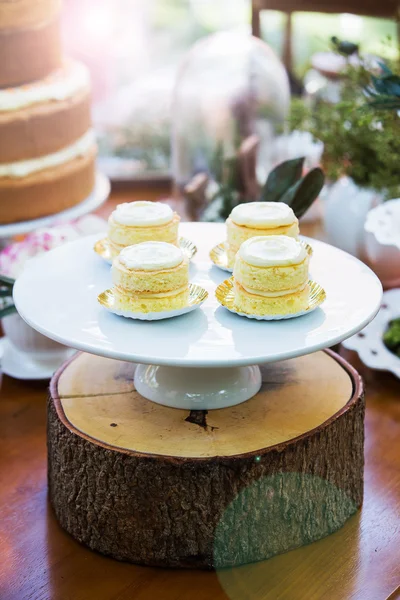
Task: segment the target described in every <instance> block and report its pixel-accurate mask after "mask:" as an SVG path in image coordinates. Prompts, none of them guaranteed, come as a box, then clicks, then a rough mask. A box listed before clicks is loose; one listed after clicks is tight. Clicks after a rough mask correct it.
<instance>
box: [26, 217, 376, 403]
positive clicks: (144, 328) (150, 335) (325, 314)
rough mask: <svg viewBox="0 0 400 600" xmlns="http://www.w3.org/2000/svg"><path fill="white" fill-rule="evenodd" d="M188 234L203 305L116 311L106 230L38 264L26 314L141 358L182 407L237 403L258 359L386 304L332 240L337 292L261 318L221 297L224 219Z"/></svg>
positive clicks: (324, 341)
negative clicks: (216, 258)
mask: <svg viewBox="0 0 400 600" xmlns="http://www.w3.org/2000/svg"><path fill="white" fill-rule="evenodd" d="M180 233H181V235H184V236H185V237H187V238H189V239H191V240H192V241H193V242H194V243H195V244H196V245H197V247H198V252H197V254H196V256H195V257H194V260H193V262H192V263H191V266H190V269H191V280H192V281H193V283H197V284H199V285H201V286H202V287H204V288H206V289H207V291H208V292H209V297H208V299H207V300H206V302H205V303H204V304H203V306H202V307H201V309H199V310H196V311H194V312H192V313H190V314H187V315H183V316H180V317H177V318H175V319H168V320H165V321H154V322H139V321H133V320H128V319H124V318H122V317H118V316H116V315H113V314H110V313H109V312H107V311H106V310H104V309H102V307H101V306H100V305H99V304H98V302H97V295H98V294H99V293H100V292H102V291H103V290H105V289H108V288H109V287H110V284H111V274H110V267H109V266H108V265H107V264H105V263H104V262H102V261H99V259H98V256H96V254H95V253H94V251H93V245H94V242H95V241H96V239H97V238H98V236H90V237H87V238H83V239H80V240H77V241H75V242H71V243H69V244H66V245H64V246H61V247H60V248H56V249H55V250H52V251H51V252H48V253H46V254H44V255H42V256H40V257H38V258H36V259H33V260H32V261H30V262H29V264H28V265H27V267H26V269H25V270H24V271H23V273H22V275H21V276H20V277H19V278H18V280H17V282H16V284H15V286H14V300H15V303H16V306H17V309H18V312H19V313H20V314H21V316H22V317H23V318H24V319H25V321H26V322H27V323H28V324H29V325H31V326H32V327H34V328H35V329H37V330H38V331H39V332H41V333H43V334H44V335H46V336H48V337H49V338H52V339H54V340H56V341H58V342H61V343H62V344H66V345H67V346H72V347H73V348H77V349H79V350H84V351H86V352H90V353H92V354H98V355H100V356H105V357H108V358H113V359H118V360H124V361H129V362H135V363H139V366H138V368H137V369H136V375H135V385H136V388H137V390H138V391H139V392H140V393H141V394H142V395H143V396H145V397H146V398H148V399H150V400H153V401H154V402H158V403H160V404H164V405H167V406H172V407H176V408H187V409H198V410H200V409H201V410H204V409H213V408H223V407H227V406H234V405H236V404H239V403H241V402H244V401H245V400H248V399H249V398H251V397H252V396H254V395H255V394H256V393H257V392H258V390H259V388H260V386H261V373H260V369H259V367H258V366H257V365H260V364H263V363H268V362H275V361H280V360H284V359H288V358H294V357H296V356H301V355H304V354H310V353H312V352H315V351H317V350H320V349H322V348H326V347H329V346H332V345H334V344H337V343H339V342H341V341H342V340H344V339H346V338H347V337H349V336H351V335H354V334H355V333H356V332H358V331H360V330H361V329H363V327H365V326H366V325H367V324H368V323H369V322H370V321H371V320H372V319H373V317H374V316H375V315H376V313H377V312H378V310H379V307H380V305H381V298H382V286H381V284H380V281H379V279H378V278H377V277H376V275H374V273H373V272H372V271H371V270H370V269H369V268H368V267H366V266H365V265H364V264H363V263H361V262H360V261H358V260H357V259H356V258H354V257H352V256H350V255H348V254H346V253H345V252H342V251H341V250H338V249H336V248H333V247H332V246H328V245H327V244H324V243H322V242H317V241H314V240H307V241H308V242H309V243H310V244H311V245H312V247H313V250H314V254H313V257H312V258H311V276H312V278H313V279H314V280H315V281H317V282H318V283H320V284H321V285H322V287H323V288H324V289H325V291H326V294H327V299H326V301H325V302H324V304H323V305H322V307H320V308H318V309H317V310H315V311H314V312H312V313H311V314H309V315H305V316H302V317H301V318H299V319H290V320H286V321H253V320H251V319H245V318H243V317H240V316H238V315H234V314H232V313H230V312H229V311H228V310H226V309H225V308H223V307H222V306H220V305H219V304H218V302H217V300H216V298H215V288H216V287H217V285H218V284H220V283H221V282H222V281H223V280H224V279H225V278H226V273H224V272H223V271H220V270H219V269H217V268H216V267H214V266H213V265H212V263H211V261H210V259H209V258H208V253H209V251H210V248H212V247H213V246H215V245H216V244H217V243H218V241H219V240H221V239H223V236H224V225H222V224H209V223H184V224H183V225H182V226H181V231H180Z"/></svg>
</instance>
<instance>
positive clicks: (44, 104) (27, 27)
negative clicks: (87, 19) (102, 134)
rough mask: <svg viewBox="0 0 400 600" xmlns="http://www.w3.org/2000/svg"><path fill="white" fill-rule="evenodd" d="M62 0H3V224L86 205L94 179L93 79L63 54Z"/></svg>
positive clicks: (0, 208)
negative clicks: (61, 29)
mask: <svg viewBox="0 0 400 600" xmlns="http://www.w3.org/2000/svg"><path fill="white" fill-rule="evenodd" d="M59 12H60V1H59V0H37V2H34V3H33V2H31V1H30V0H0V56H4V57H5V60H3V61H1V62H0V87H1V88H2V89H0V224H5V223H14V222H17V221H25V220H30V219H35V218H39V217H42V216H47V215H51V214H54V213H57V212H60V211H61V210H64V209H66V208H70V207H72V206H74V205H76V204H78V203H79V202H81V201H82V200H84V199H85V198H86V197H87V196H88V195H89V194H90V192H91V191H92V189H93V186H94V179H95V156H96V145H95V139H94V134H93V131H92V129H91V117H90V79H89V74H88V71H87V69H86V68H85V67H84V66H83V65H82V64H80V63H78V62H75V61H72V60H68V59H64V58H63V57H62V55H61V50H60V30H59Z"/></svg>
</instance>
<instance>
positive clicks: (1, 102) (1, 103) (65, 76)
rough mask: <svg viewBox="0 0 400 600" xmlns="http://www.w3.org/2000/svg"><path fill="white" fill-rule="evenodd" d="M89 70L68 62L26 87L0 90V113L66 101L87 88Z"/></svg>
mask: <svg viewBox="0 0 400 600" xmlns="http://www.w3.org/2000/svg"><path fill="white" fill-rule="evenodd" d="M89 85H90V75H89V70H88V69H87V67H85V66H84V65H83V64H82V63H79V62H76V61H72V60H69V61H68V62H67V63H66V64H65V65H64V67H63V68H62V69H59V70H58V71H56V72H55V73H52V74H51V75H50V76H49V77H46V78H45V79H41V80H40V81H35V82H34V83H30V84H27V85H22V86H19V87H15V88H7V89H4V90H0V112H5V111H13V110H20V109H21V108H26V107H28V106H31V105H32V104H40V103H41V102H50V101H52V100H54V101H61V100H66V99H67V98H71V97H72V96H74V94H76V93H78V92H80V91H81V90H84V89H85V88H89Z"/></svg>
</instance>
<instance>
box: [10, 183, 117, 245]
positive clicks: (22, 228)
mask: <svg viewBox="0 0 400 600" xmlns="http://www.w3.org/2000/svg"><path fill="white" fill-rule="evenodd" d="M109 195H110V180H109V179H108V177H106V176H105V175H103V173H100V172H99V171H98V172H97V173H96V182H95V187H94V189H93V192H92V193H91V194H90V196H88V197H87V198H85V200H83V201H82V202H80V203H79V204H77V205H76V206H73V207H72V208H68V209H67V210H63V211H62V212H59V213H55V214H53V215H49V216H47V217H42V218H40V219H33V220H31V221H20V222H19V223H9V224H7V225H1V224H0V247H2V246H4V245H6V244H7V240H8V239H9V238H12V237H13V236H14V235H22V234H24V233H29V232H30V231H34V230H35V229H39V228H40V227H49V226H50V225H53V224H54V223H57V222H65V221H72V220H73V219H78V218H79V217H83V216H84V215H87V214H89V213H91V212H93V211H94V210H96V209H97V208H99V207H100V206H101V205H102V204H104V202H105V201H106V200H107V198H108V196H109Z"/></svg>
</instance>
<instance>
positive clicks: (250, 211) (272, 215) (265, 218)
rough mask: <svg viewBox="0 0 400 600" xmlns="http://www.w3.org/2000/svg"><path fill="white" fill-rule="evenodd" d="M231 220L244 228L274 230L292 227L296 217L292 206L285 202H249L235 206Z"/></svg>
mask: <svg viewBox="0 0 400 600" xmlns="http://www.w3.org/2000/svg"><path fill="white" fill-rule="evenodd" d="M230 219H231V221H233V222H234V223H236V225H243V226H244V227H258V228H265V229H273V228H275V227H282V226H284V225H292V224H293V223H295V221H296V216H295V214H294V212H293V210H292V209H291V208H290V206H288V205H287V204H284V203H283V202H247V203H245V204H239V205H238V206H235V208H234V209H233V211H232V212H231V214H230Z"/></svg>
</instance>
